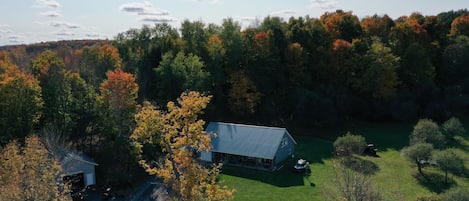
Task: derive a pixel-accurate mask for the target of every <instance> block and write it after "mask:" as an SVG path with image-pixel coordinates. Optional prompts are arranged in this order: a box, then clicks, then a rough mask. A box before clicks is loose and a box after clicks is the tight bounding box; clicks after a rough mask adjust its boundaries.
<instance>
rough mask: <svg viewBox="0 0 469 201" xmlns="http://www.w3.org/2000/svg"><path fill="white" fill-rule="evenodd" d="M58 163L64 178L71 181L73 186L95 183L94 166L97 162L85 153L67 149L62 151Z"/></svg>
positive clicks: (82, 186) (80, 186) (78, 186)
mask: <svg viewBox="0 0 469 201" xmlns="http://www.w3.org/2000/svg"><path fill="white" fill-rule="evenodd" d="M60 165H61V166H62V173H63V175H64V180H66V181H71V183H72V186H73V187H74V188H78V189H80V188H84V187H86V186H91V185H96V175H95V167H96V166H98V164H97V163H96V162H94V160H93V159H91V158H89V157H88V156H86V155H85V154H83V153H76V152H72V151H69V150H66V151H62V153H61V157H60Z"/></svg>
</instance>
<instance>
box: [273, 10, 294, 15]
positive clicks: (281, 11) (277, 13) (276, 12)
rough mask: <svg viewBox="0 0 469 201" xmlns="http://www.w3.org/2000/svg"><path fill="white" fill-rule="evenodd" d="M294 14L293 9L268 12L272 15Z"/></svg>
mask: <svg viewBox="0 0 469 201" xmlns="http://www.w3.org/2000/svg"><path fill="white" fill-rule="evenodd" d="M295 14H296V11H294V10H279V11H275V12H272V13H270V15H273V16H279V15H281V16H283V15H288V16H292V15H295Z"/></svg>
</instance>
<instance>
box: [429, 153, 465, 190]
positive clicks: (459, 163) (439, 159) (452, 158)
mask: <svg viewBox="0 0 469 201" xmlns="http://www.w3.org/2000/svg"><path fill="white" fill-rule="evenodd" d="M432 159H433V161H435V162H436V164H437V165H438V167H440V169H441V170H443V171H444V172H445V182H446V183H448V172H451V173H453V174H457V173H460V172H461V171H462V170H463V169H464V159H463V158H461V157H460V156H459V155H457V154H456V151H455V150H454V149H445V150H442V151H436V152H434V153H433V155H432Z"/></svg>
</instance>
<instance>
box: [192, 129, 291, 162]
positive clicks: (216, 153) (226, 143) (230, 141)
mask: <svg viewBox="0 0 469 201" xmlns="http://www.w3.org/2000/svg"><path fill="white" fill-rule="evenodd" d="M205 131H206V132H207V133H214V134H215V135H213V136H212V138H211V144H212V149H211V150H210V151H209V152H202V153H201V160H202V161H207V162H222V163H224V164H227V165H234V166H242V167H248V168H254V169H261V170H269V171H274V170H277V169H279V168H280V167H281V166H282V164H283V162H284V161H285V160H286V159H288V158H291V157H292V155H293V153H294V152H295V144H296V141H295V139H293V137H292V136H291V135H290V133H288V131H287V129H285V128H278V127H266V126H253V125H244V124H232V123H221V122H211V123H209V124H208V126H207V128H206V129H205Z"/></svg>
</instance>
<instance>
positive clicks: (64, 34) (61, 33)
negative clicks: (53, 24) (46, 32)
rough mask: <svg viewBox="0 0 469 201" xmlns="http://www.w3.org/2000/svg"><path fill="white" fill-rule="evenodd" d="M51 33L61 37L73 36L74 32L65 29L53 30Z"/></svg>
mask: <svg viewBox="0 0 469 201" xmlns="http://www.w3.org/2000/svg"><path fill="white" fill-rule="evenodd" d="M53 34H54V35H56V36H61V37H68V36H75V33H73V32H71V31H67V30H65V29H62V30H59V31H56V32H53Z"/></svg>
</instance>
